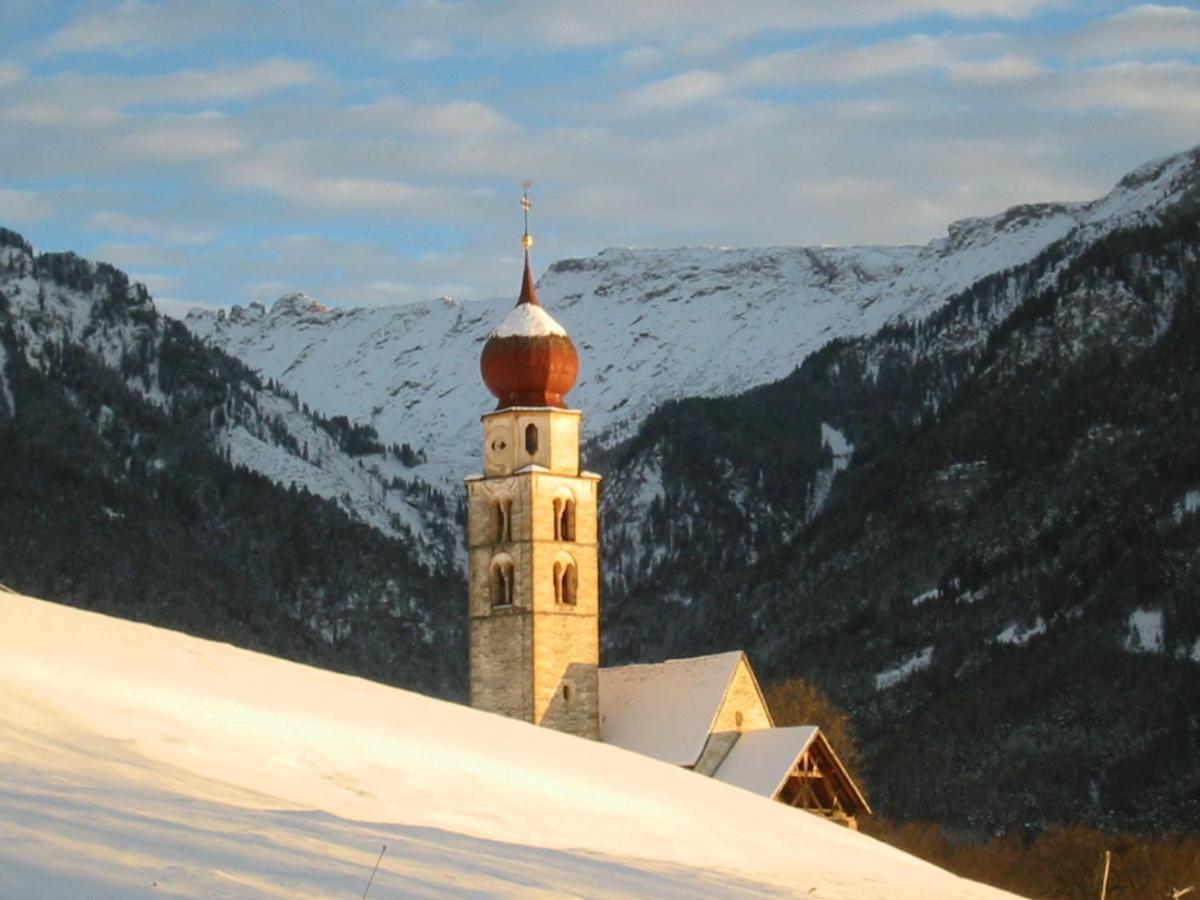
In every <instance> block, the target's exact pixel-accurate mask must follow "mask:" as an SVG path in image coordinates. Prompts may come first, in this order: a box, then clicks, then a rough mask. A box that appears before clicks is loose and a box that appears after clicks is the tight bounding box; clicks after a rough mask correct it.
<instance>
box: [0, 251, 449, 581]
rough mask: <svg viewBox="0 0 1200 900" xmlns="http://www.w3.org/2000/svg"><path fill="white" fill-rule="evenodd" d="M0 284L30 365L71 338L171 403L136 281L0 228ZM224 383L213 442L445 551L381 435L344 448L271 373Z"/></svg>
mask: <svg viewBox="0 0 1200 900" xmlns="http://www.w3.org/2000/svg"><path fill="white" fill-rule="evenodd" d="M0 294H2V295H3V297H4V299H5V305H6V310H5V313H6V319H7V320H8V321H10V322H11V325H12V330H13V338H14V341H15V342H16V345H17V346H18V347H19V348H20V352H21V354H22V357H23V358H24V360H25V362H26V363H27V364H28V365H30V366H31V367H33V368H35V369H37V370H38V371H41V372H43V373H44V372H47V371H49V370H50V369H51V368H53V367H54V366H55V365H56V364H57V361H58V358H59V355H60V354H59V351H60V348H61V347H63V346H65V345H67V344H70V345H71V346H73V347H77V348H80V349H82V350H83V351H84V352H85V353H87V354H88V355H89V356H90V357H92V358H93V359H94V360H95V361H96V362H97V363H98V364H100V365H102V366H104V367H105V368H107V369H109V370H112V371H114V372H119V373H120V377H121V379H122V381H123V382H124V383H125V384H126V386H127V387H128V388H129V389H130V390H132V391H134V392H135V393H136V394H138V395H139V396H140V397H141V398H142V399H144V400H145V401H147V402H148V403H150V404H152V405H153V406H155V407H157V408H159V409H160V410H162V411H164V412H167V413H169V412H170V411H171V408H172V405H173V403H174V402H175V400H176V399H177V398H175V397H174V396H173V393H172V391H171V390H170V388H169V387H168V388H164V384H163V378H162V372H161V359H160V356H161V353H162V350H163V347H164V345H165V344H166V343H167V337H166V331H167V329H166V328H165V326H164V324H163V320H161V317H159V316H158V315H157V314H156V312H155V310H154V306H153V303H152V301H151V299H150V296H149V294H148V293H147V292H146V289H145V287H144V286H142V285H140V284H136V283H131V282H130V281H129V279H128V278H127V277H126V276H125V275H124V273H122V272H120V271H118V270H117V269H114V268H113V267H111V266H108V265H105V264H103V263H94V262H90V261H88V260H84V259H80V258H78V257H76V256H74V255H72V254H47V255H43V256H38V255H37V254H35V252H34V250H33V248H32V247H31V246H29V245H28V244H27V243H26V242H25V241H23V240H22V239H20V238H19V237H17V236H16V235H14V234H12V233H11V232H6V233H5V236H0ZM0 352H3V351H0ZM3 369H4V367H3V365H0V401H2V402H3V404H5V405H7V407H8V408H9V410H10V411H11V409H12V408H13V407H14V404H15V402H16V401H15V400H14V399H13V398H12V394H11V392H10V391H9V388H8V384H7V380H6V378H5V375H4V371H3ZM225 387H226V388H227V389H228V393H229V396H228V397H227V398H225V399H224V402H223V404H222V407H221V410H220V412H219V413H216V412H214V415H213V417H212V419H211V420H210V422H209V425H210V427H211V436H212V439H213V442H214V445H215V447H216V448H217V449H218V450H220V451H221V452H222V453H224V454H225V456H226V457H227V458H228V459H229V461H230V462H232V463H233V464H234V465H244V466H246V467H247V468H249V469H251V470H252V471H255V472H259V473H261V474H263V475H266V476H267V477H268V478H271V479H272V480H273V481H275V482H276V483H278V484H280V485H283V486H284V487H287V486H289V485H297V486H299V487H303V488H305V489H307V490H308V491H310V492H311V493H313V494H316V495H317V496H319V497H324V498H327V499H329V500H332V501H334V502H335V503H338V504H339V505H341V506H342V508H343V509H344V510H345V511H346V512H347V513H348V514H349V515H351V516H352V517H354V518H357V519H359V520H361V521H363V522H366V523H368V524H370V525H372V526H373V527H375V528H377V529H379V530H380V531H382V532H383V533H385V534H389V535H393V536H397V535H402V536H405V537H411V538H412V539H413V540H414V541H415V542H416V543H417V544H418V545H420V547H421V548H422V552H423V553H424V554H425V555H426V557H428V558H430V559H436V558H439V556H445V555H446V554H448V553H452V551H450V550H448V549H447V547H446V541H445V539H444V528H443V527H442V526H443V524H444V520H445V511H444V510H441V511H434V510H432V509H431V508H430V506H429V504H428V503H426V502H425V498H424V496H423V494H422V491H421V490H419V489H416V488H412V487H411V485H410V483H409V482H407V481H406V478H408V476H409V474H410V472H409V466H406V465H405V464H404V463H403V462H402V461H401V460H400V458H399V454H397V453H388V452H386V450H387V448H386V447H383V446H380V447H379V448H378V449H379V452H377V453H370V454H366V453H362V454H359V453H355V454H352V453H349V452H347V450H346V448H345V447H344V446H342V444H341V443H340V442H339V440H338V437H339V435H338V429H337V428H336V424H337V423H334V424H333V425H331V423H330V422H329V421H328V420H325V419H323V418H322V417H320V416H316V415H312V414H310V412H309V410H307V409H304V408H303V406H302V404H301V401H300V400H298V399H297V398H296V397H295V396H294V394H290V393H289V392H288V391H286V390H281V389H279V388H278V387H277V386H276V385H275V384H274V383H269V384H263V383H257V382H255V381H254V380H245V379H243V380H240V381H239V382H237V383H235V384H229V385H225ZM97 424H98V426H99V427H103V425H104V423H103V422H102V421H100V422H98V423H97ZM375 443H377V442H375ZM431 517H432V518H431ZM439 535H441V536H439Z"/></svg>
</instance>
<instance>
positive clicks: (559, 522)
mask: <svg viewBox="0 0 1200 900" xmlns="http://www.w3.org/2000/svg"><path fill="white" fill-rule="evenodd" d="M554 539H555V540H556V541H573V540H575V501H574V500H572V499H571V498H569V497H555V498H554Z"/></svg>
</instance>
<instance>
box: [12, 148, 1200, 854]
mask: <svg viewBox="0 0 1200 900" xmlns="http://www.w3.org/2000/svg"><path fill="white" fill-rule="evenodd" d="M1198 170H1200V162H1198V152H1197V151H1196V150H1193V151H1189V152H1187V153H1183V154H1179V155H1177V156H1174V157H1171V158H1169V159H1166V160H1162V161H1159V162H1156V163H1152V164H1148V165H1146V166H1143V167H1141V168H1139V169H1138V170H1136V171H1134V172H1132V173H1130V175H1128V176H1127V177H1126V178H1124V179H1122V181H1121V182H1120V183H1119V184H1118V185H1117V186H1116V187H1115V188H1114V190H1113V191H1112V192H1110V193H1109V194H1108V195H1106V196H1105V197H1103V198H1101V199H1099V200H1096V201H1093V202H1090V203H1079V204H1042V205H1035V206H1025V207H1018V208H1015V209H1013V210H1009V211H1008V212H1006V213H1004V214H1002V215H1000V216H995V217H991V218H983V219H975V220H970V221H967V222H962V223H957V224H955V225H953V226H951V229H950V233H949V235H948V237H947V238H945V239H941V240H939V241H934V242H931V243H930V244H928V245H926V246H924V247H909V248H849V249H842V250H838V249H828V248H819V249H817V248H801V249H768V250H679V251H606V252H605V253H602V254H600V255H599V256H597V257H595V258H594V259H589V260H567V261H563V262H560V263H556V264H555V265H554V266H552V267H551V269H550V270H549V271H548V272H547V273H546V275H545V276H544V277H543V279H542V283H541V286H540V287H539V292H540V294H541V296H542V299H543V302H544V303H545V305H546V306H547V307H548V308H549V309H550V311H551V312H552V313H553V314H554V315H555V316H556V317H558V318H560V319H561V320H562V321H563V323H564V324H565V325H566V326H567V327H568V329H569V330H570V331H571V332H572V334H573V336H574V337H575V340H576V343H577V345H578V346H579V347H580V350H581V356H582V358H583V364H584V374H583V378H582V382H581V384H580V386H579V387H578V388H577V389H576V390H575V391H573V392H572V394H571V400H572V402H574V403H576V404H577V405H579V406H580V407H582V408H583V410H584V412H585V415H586V417H587V420H586V425H585V428H586V432H587V434H589V435H590V436H591V438H592V440H591V444H590V446H589V448H588V451H587V452H586V453H585V457H586V459H587V463H588V466H589V468H593V469H596V470H598V471H600V472H601V473H602V474H604V475H605V476H606V480H605V482H604V492H603V495H602V496H603V508H602V517H603V519H602V525H603V542H604V543H603V557H602V559H603V566H604V571H603V578H604V600H603V605H602V609H603V617H604V619H603V626H602V627H603V638H604V646H603V658H604V660H605V662H606V663H607V664H615V663H622V662H628V661H635V660H643V661H652V660H655V659H661V658H664V657H667V656H679V655H690V654H698V653H705V652H716V651H721V650H727V649H735V648H745V649H746V650H747V651H748V652H749V654H750V655H751V657H752V658H753V660H754V663H755V666H756V668H757V669H758V670H759V671H760V672H761V673H762V674H763V675H764V676H765V677H766V678H767V679H768V680H776V679H783V678H786V677H790V676H797V675H800V676H805V677H807V678H809V679H811V680H813V681H815V682H816V683H817V684H818V685H820V686H821V687H822V688H823V689H824V690H825V691H826V692H827V693H829V694H831V695H832V696H833V697H834V699H835V700H836V701H838V702H839V703H840V704H842V705H843V706H845V707H846V708H848V709H849V710H850V711H851V712H852V713H853V714H854V717H855V721H856V723H857V725H858V728H859V731H860V736H861V739H862V743H863V751H864V756H865V759H866V761H867V769H866V772H865V773H862V774H864V776H865V781H866V782H867V785H868V788H869V790H870V796H871V799H872V803H873V805H874V806H875V807H876V808H877V809H879V810H881V811H882V812H884V813H885V814H886V815H889V816H893V817H898V818H930V819H934V820H936V821H940V822H944V823H949V824H952V825H954V826H956V827H959V828H961V829H962V830H963V832H964V833H969V834H976V835H978V834H981V833H989V834H991V833H995V832H996V831H1000V830H1004V829H1006V828H1014V827H1015V828H1018V829H1026V828H1037V827H1040V826H1041V825H1042V824H1045V823H1048V822H1053V821H1080V820H1082V821H1088V822H1091V823H1093V824H1097V825H1102V826H1105V827H1123V828H1140V829H1155V830H1161V829H1163V828H1166V827H1171V826H1177V825H1179V824H1180V823H1187V822H1194V821H1197V820H1200V763H1197V762H1196V761H1197V760H1200V719H1198V718H1197V716H1196V714H1195V712H1194V710H1196V709H1198V708H1200V696H1198V695H1197V689H1198V685H1200V679H1197V678H1196V674H1197V665H1198V664H1200V617H1198V613H1197V606H1196V604H1195V601H1194V589H1193V586H1194V584H1195V583H1196V578H1195V576H1196V574H1197V563H1198V560H1197V547H1198V546H1200V532H1198V531H1197V529H1198V528H1200V517H1198V516H1197V513H1198V512H1200V470H1198V469H1197V464H1196V462H1195V454H1194V451H1193V448H1194V447H1195V446H1196V440H1197V437H1200V433H1198V427H1197V418H1196V417H1197V415H1200V414H1198V413H1197V412H1196V410H1197V409H1200V403H1197V401H1198V400H1200V396H1198V394H1200V378H1198V376H1197V364H1196V361H1195V352H1194V350H1195V347H1196V346H1197V338H1198V337H1200V334H1198V333H1197V330H1196V328H1197V326H1196V307H1197V256H1198V255H1200V239H1198V237H1197V234H1196V229H1197V220H1198V219H1200V212H1198V208H1200V201H1198V194H1200V186H1198V185H1200V174H1198ZM0 243H3V244H4V245H5V247H6V248H7V249H6V251H5V252H6V253H7V256H6V257H5V260H6V261H5V263H4V265H3V266H0V296H2V298H3V299H0V348H3V350H2V352H3V353H4V354H5V361H4V362H3V364H2V365H0V371H2V372H3V373H4V378H3V384H2V385H0V387H2V390H0V440H2V441H5V442H6V443H5V445H4V448H3V450H4V458H5V459H6V460H8V459H13V460H15V462H14V463H13V464H12V465H10V466H7V467H6V468H5V470H4V471H3V472H0V478H6V479H7V481H6V482H5V483H4V485H3V487H4V491H3V493H0V505H2V506H3V508H2V509H0V512H3V513H4V515H5V517H6V518H0V521H6V522H7V523H8V524H7V525H6V526H5V529H0V531H4V532H5V533H2V534H0V540H2V541H7V543H0V580H8V581H9V583H12V584H14V585H15V586H18V587H22V588H24V589H26V590H30V591H36V592H41V593H44V594H46V595H47V596H52V597H54V598H55V599H67V600H71V601H73V602H77V603H81V604H84V605H92V606H97V607H101V608H105V609H113V610H117V609H120V610H121V611H122V613H123V614H131V615H134V616H136V617H141V618H145V619H148V620H153V621H156V622H160V623H163V624H171V625H178V626H182V627H188V628H190V629H192V630H194V631H196V632H197V633H202V634H206V635H210V636H227V637H229V638H234V637H236V639H238V640H239V641H240V642H242V643H243V644H245V645H248V646H252V647H256V648H260V649H272V650H273V651H277V652H283V653H289V654H291V655H292V656H293V658H298V659H302V660H307V661H313V662H322V663H324V664H329V665H336V666H340V667H342V668H344V669H347V670H351V671H356V672H361V673H363V674H369V675H371V676H372V677H379V678H384V679H386V680H389V681H391V682H392V683H396V684H401V685H403V686H406V687H419V688H421V689H423V690H429V691H434V692H437V693H440V694H441V695H443V696H461V693H462V683H463V671H462V668H463V659H464V657H465V653H464V648H463V644H462V642H463V636H462V619H463V614H462V603H461V597H462V596H463V594H462V592H463V589H464V588H463V583H462V575H461V571H460V570H459V568H458V566H459V565H460V560H461V550H460V549H459V546H460V544H459V540H460V534H461V527H462V523H461V500H460V499H459V497H460V493H459V492H460V486H459V481H460V479H461V478H462V477H463V476H464V475H465V474H468V473H470V472H471V471H473V470H475V469H476V468H477V467H478V465H479V461H478V447H477V442H478V439H479V434H478V432H477V431H476V429H477V428H478V421H477V417H478V415H479V414H480V413H481V412H483V411H485V410H486V409H487V408H488V406H489V402H488V399H487V396H486V393H485V391H484V389H483V387H482V385H481V383H480V381H479V377H478V373H477V368H476V367H477V360H478V353H479V348H480V345H481V343H482V341H483V340H484V338H485V337H486V334H487V332H488V330H489V329H490V328H491V327H492V326H493V325H494V324H495V323H496V322H498V321H499V320H500V318H501V316H502V313H503V310H504V308H505V307H506V306H507V305H508V302H509V301H507V300H505V301H481V302H478V303H456V302H451V301H436V302H434V303H431V304H424V305H416V306H412V307H402V308H394V309H347V310H328V309H325V308H323V307H321V306H320V305H319V304H316V303H315V301H312V300H311V299H309V298H305V297H303V296H293V297H290V298H285V299H284V300H283V301H280V302H279V303H277V304H276V305H275V306H274V307H273V308H272V309H271V310H270V311H268V310H266V309H265V308H263V307H251V308H249V309H237V308H235V309H233V310H231V311H230V312H228V313H225V314H223V315H222V314H207V313H204V314H201V313H197V314H195V315H192V316H190V317H189V319H188V323H187V326H186V328H185V327H184V326H182V325H180V324H179V323H171V322H170V321H168V320H164V319H160V318H158V317H156V316H154V315H153V311H152V310H151V309H150V308H149V305H148V300H147V299H146V298H145V296H144V292H140V290H139V289H138V288H137V287H136V286H132V285H129V284H128V282H127V280H125V281H122V279H123V276H120V274H119V273H116V272H115V270H111V269H109V268H107V267H103V266H95V265H93V264H86V263H83V262H82V261H79V260H77V259H75V258H74V257H70V256H69V255H53V254H48V255H42V256H36V255H35V254H33V252H32V250H31V249H30V248H28V246H27V245H24V243H23V242H22V241H20V239H19V238H17V237H16V236H13V235H11V234H8V235H7V237H6V238H5V239H4V240H3V241H0ZM5 273H7V274H5ZM514 274H515V272H514ZM43 293H44V294H45V300H44V301H43V299H42V294H43ZM47 310H48V312H47ZM67 310H69V311H70V312H69V314H68V312H67ZM235 357H236V358H235ZM160 395H161V396H160ZM14 410H15V411H16V415H15V416H14V415H13V411H14ZM6 417H7V418H6ZM306 445H307V446H306ZM314 448H316V449H315V450H314ZM310 479H311V480H310ZM326 479H332V480H328V481H327V480H326ZM292 482H295V487H294V488H293V487H291V483H292ZM112 498H116V499H117V500H119V501H120V503H114V502H113V499H112ZM121 504H125V505H121ZM26 519H28V520H30V522H31V525H30V526H28V527H26V525H25V520H26ZM18 526H20V527H18ZM381 530H382V531H381ZM384 532H386V533H384ZM130 547H137V548H138V552H136V553H131V552H130V549H129V548H130ZM289 548H291V549H289ZM264 560H265V561H266V563H265V564H264V562H263V561H264ZM193 569H194V570H195V571H196V572H198V573H199V574H198V575H197V576H196V577H195V578H194V579H192V578H189V577H188V575H187V573H188V572H189V571H192V570H193ZM214 597H215V598H219V602H215V603H214V602H213V600H212V598H214ZM259 598H265V599H264V600H260V599H259ZM260 602H261V603H262V604H263V606H262V608H259V607H258V606H257V604H258V603H260ZM120 604H124V605H120Z"/></svg>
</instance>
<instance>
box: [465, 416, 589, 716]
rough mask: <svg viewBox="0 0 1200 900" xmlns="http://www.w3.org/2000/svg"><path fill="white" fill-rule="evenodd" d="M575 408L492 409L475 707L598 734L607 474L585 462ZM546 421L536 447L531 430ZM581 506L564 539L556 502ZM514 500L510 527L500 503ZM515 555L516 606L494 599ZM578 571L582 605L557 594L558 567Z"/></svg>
mask: <svg viewBox="0 0 1200 900" xmlns="http://www.w3.org/2000/svg"><path fill="white" fill-rule="evenodd" d="M579 419H580V416H579V414H578V413H577V412H575V411H572V410H554V409H541V408H539V409H521V408H517V409H511V410H502V411H500V412H496V413H491V414H489V415H488V416H485V417H484V451H485V453H484V460H485V466H484V472H485V474H484V475H483V476H480V477H476V478H472V479H468V481H467V493H468V505H467V544H468V558H469V569H470V572H469V579H470V583H469V588H468V610H469V616H470V643H471V649H470V654H471V660H470V668H471V705H472V706H474V707H476V708H477V709H485V710H489V711H491V712H497V713H501V714H503V715H508V716H512V717H513V718H519V719H522V720H524V721H527V722H533V723H535V724H540V725H545V726H547V727H551V728H555V729H557V730H560V731H565V732H569V733H571V734H576V735H579V736H581V737H587V738H591V739H597V738H598V737H599V718H600V709H599V684H598V679H599V675H598V668H599V662H600V627H599V611H600V610H599V601H600V573H599V553H598V546H597V541H598V528H597V512H598V510H597V499H598V498H597V494H598V486H599V480H600V479H599V476H596V475H592V474H590V473H582V472H581V471H580V469H579ZM530 425H532V426H533V427H535V428H536V429H537V432H538V437H537V446H536V449H534V450H533V451H532V452H530V451H529V446H528V443H527V441H526V429H527V428H528V427H529V426H530ZM556 498H558V499H560V500H562V499H566V498H570V499H572V500H573V502H574V508H575V515H574V534H573V535H570V537H571V538H572V539H571V540H565V539H561V536H560V539H556V532H555V508H554V503H555V499H556ZM496 502H500V503H504V504H507V506H506V508H507V509H509V510H510V512H509V515H508V530H507V533H504V534H501V533H500V529H499V528H498V526H497V523H496V513H495V508H494V505H493V504H494V503H496ZM497 559H503V560H504V561H506V562H511V564H512V566H513V574H514V590H513V596H512V600H513V603H512V605H511V606H510V607H493V604H492V574H491V573H492V565H493V562H494V561H495V560H497ZM567 562H569V563H572V564H573V565H574V567H575V571H576V593H575V598H574V599H575V602H574V603H564V602H559V601H558V600H557V599H556V594H555V576H554V570H555V564H556V563H559V564H565V563H567Z"/></svg>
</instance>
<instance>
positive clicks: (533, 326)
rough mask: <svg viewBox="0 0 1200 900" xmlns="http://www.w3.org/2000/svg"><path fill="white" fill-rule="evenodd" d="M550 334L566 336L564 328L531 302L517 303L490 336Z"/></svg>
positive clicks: (536, 335)
mask: <svg viewBox="0 0 1200 900" xmlns="http://www.w3.org/2000/svg"><path fill="white" fill-rule="evenodd" d="M552 334H557V335H561V336H562V337H566V336H567V332H566V330H565V329H564V328H563V327H562V326H561V325H559V324H558V323H557V322H555V321H554V318H553V316H551V315H550V313H548V312H546V311H545V310H544V309H542V308H541V307H540V306H536V305H534V304H533V303H518V304H517V305H516V306H515V307H514V308H513V310H512V311H511V312H510V313H509V314H508V315H507V316H505V317H504V321H503V322H501V323H500V324H499V325H498V326H497V327H496V329H495V330H494V331H493V332H492V335H491V336H492V337H495V338H506V337H543V336H545V337H548V336H550V335H552Z"/></svg>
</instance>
